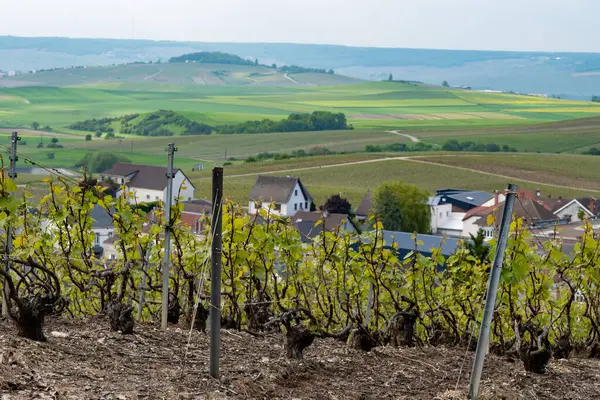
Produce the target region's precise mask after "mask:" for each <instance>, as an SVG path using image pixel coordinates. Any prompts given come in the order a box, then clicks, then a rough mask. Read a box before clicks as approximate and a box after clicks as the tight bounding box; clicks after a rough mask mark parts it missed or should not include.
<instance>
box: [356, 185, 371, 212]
mask: <svg viewBox="0 0 600 400" xmlns="http://www.w3.org/2000/svg"><path fill="white" fill-rule="evenodd" d="M371 207H373V193H371V192H370V191H369V192H367V194H365V197H363V199H362V201H361V202H360V205H359V206H358V208H357V209H356V215H357V216H359V217H368V216H369V214H370V213H371Z"/></svg>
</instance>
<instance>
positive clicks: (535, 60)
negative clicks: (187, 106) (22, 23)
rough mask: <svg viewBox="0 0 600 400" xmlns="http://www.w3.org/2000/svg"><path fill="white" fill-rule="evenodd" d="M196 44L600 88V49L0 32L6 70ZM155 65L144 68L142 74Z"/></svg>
mask: <svg viewBox="0 0 600 400" xmlns="http://www.w3.org/2000/svg"><path fill="white" fill-rule="evenodd" d="M197 51H222V52H227V53H232V54H237V55H239V56H241V57H243V58H250V59H252V60H254V59H259V61H260V62H261V63H263V64H267V65H271V64H272V63H276V64H277V65H284V64H287V65H291V64H296V65H301V66H305V67H313V68H327V69H329V68H333V69H334V70H335V71H336V72H337V73H339V74H341V75H347V76H352V77H355V78H360V79H372V80H380V79H385V78H386V77H387V76H388V74H389V73H390V72H391V73H393V74H394V77H396V79H403V80H417V81H422V82H426V83H431V84H440V83H441V82H442V81H444V80H447V81H449V82H450V84H451V85H454V86H470V87H473V88H474V89H495V90H503V91H515V92H520V93H545V94H555V95H560V96H561V97H566V98H574V99H585V100H589V99H590V98H591V96H592V95H598V94H599V93H597V88H599V87H600V54H595V53H548V52H510V51H466V50H460V51H458V50H427V49H399V48H368V47H347V46H335V45H316V44H285V43H200V42H169V41H149V40H115V39H68V38H23V37H11V36H3V37H0V70H4V71H9V70H18V71H19V70H20V71H28V70H32V69H37V70H39V69H43V68H53V67H66V66H73V65H86V66H88V67H91V66H102V65H104V66H105V65H112V64H122V63H129V62H136V61H143V62H148V61H153V62H155V61H157V60H161V59H162V60H163V62H164V61H167V60H168V59H169V58H171V57H176V56H180V55H182V54H184V53H191V52H197ZM157 71H158V70H153V71H143V72H142V79H143V78H144V77H146V76H151V75H152V74H154V73H156V72H157ZM200 75H201V74H200ZM192 76H196V75H192ZM188 77H189V76H188ZM165 79H166V78H165ZM175 79H177V78H175ZM184 79H185V78H184ZM244 79H245V78H244ZM0 81H1V80H0ZM178 82H180V80H179V81H178Z"/></svg>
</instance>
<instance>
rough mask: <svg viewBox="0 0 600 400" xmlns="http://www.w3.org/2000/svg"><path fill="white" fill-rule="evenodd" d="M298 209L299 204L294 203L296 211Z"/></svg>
mask: <svg viewBox="0 0 600 400" xmlns="http://www.w3.org/2000/svg"><path fill="white" fill-rule="evenodd" d="M297 209H298V203H294V211H296V210H297Z"/></svg>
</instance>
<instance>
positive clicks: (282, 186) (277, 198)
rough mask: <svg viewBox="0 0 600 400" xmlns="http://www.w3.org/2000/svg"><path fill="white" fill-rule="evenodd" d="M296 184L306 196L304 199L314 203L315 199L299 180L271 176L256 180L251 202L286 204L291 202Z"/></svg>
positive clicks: (263, 176)
mask: <svg viewBox="0 0 600 400" xmlns="http://www.w3.org/2000/svg"><path fill="white" fill-rule="evenodd" d="M296 183H297V184H299V185H300V189H301V190H302V193H303V194H304V197H305V198H306V199H307V200H308V201H312V200H313V197H312V196H311V195H310V193H309V192H308V190H306V188H305V187H304V185H303V184H302V182H300V179H299V178H293V177H291V176H270V175H259V176H258V178H257V179H256V183H255V184H254V187H253V188H252V193H250V200H260V199H262V200H264V201H266V202H270V201H273V202H275V203H279V204H285V203H287V202H288V201H290V198H291V197H292V194H293V193H294V188H295V187H296Z"/></svg>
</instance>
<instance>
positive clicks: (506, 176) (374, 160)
mask: <svg viewBox="0 0 600 400" xmlns="http://www.w3.org/2000/svg"><path fill="white" fill-rule="evenodd" d="M459 156H460V155H448V156H447V157H459ZM423 157H428V156H426V155H425V156H407V157H385V158H376V159H373V160H361V161H351V162H345V163H337V164H326V165H317V166H312V167H302V168H290V169H281V170H276V171H263V172H253V173H248V174H238V175H227V178H243V177H247V176H256V175H267V174H279V173H288V172H298V171H309V170H313V169H323V168H336V167H344V166H348V165H359V164H370V163H377V162H384V161H410V162H416V163H421V164H430V165H436V166H439V167H445V168H453V169H459V170H463V171H468V172H474V173H477V174H483V175H489V176H494V177H497V178H503V179H506V180H512V181H517V182H525V183H532V184H534V185H540V186H547V187H555V188H560V189H569V190H579V191H586V192H594V193H600V190H597V189H587V188H580V187H574V186H566V185H554V184H551V183H544V182H538V181H533V180H529V179H523V178H518V177H515V176H508V175H502V174H494V173H492V172H485V171H481V170H478V169H474V168H466V167H458V166H455V165H448V164H443V163H436V162H432V161H425V160H421V159H420V158H423ZM201 179H212V178H210V177H206V178H201Z"/></svg>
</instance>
